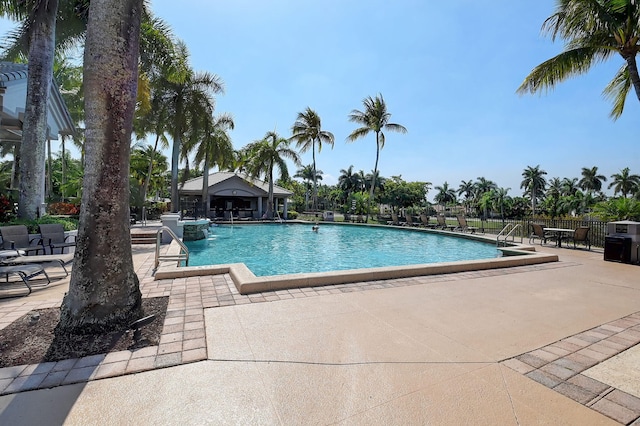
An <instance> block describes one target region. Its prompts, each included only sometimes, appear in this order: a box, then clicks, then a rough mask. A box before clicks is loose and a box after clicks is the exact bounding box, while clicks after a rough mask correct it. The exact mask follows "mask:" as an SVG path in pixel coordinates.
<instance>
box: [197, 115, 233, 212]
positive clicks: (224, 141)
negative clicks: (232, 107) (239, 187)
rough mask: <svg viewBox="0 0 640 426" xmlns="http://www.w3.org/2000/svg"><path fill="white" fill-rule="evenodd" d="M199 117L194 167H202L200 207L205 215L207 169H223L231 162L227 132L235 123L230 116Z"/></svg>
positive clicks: (206, 208)
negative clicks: (201, 120)
mask: <svg viewBox="0 0 640 426" xmlns="http://www.w3.org/2000/svg"><path fill="white" fill-rule="evenodd" d="M210 112H211V113H213V111H210ZM201 117H202V119H203V120H204V123H202V124H201V125H200V126H196V128H198V129H199V130H200V131H199V132H197V134H198V136H199V139H200V140H199V143H198V144H197V148H196V155H195V165H196V166H198V165H200V164H202V165H203V175H202V204H203V206H202V207H203V213H204V214H205V215H206V213H207V210H208V205H209V203H208V197H209V194H208V191H209V169H211V167H213V166H218V167H219V168H222V167H225V166H226V165H227V164H228V163H230V162H231V161H232V160H233V144H232V143H231V137H230V136H229V133H228V131H229V130H232V129H233V128H234V127H235V123H234V122H233V117H232V116H231V115H230V114H221V115H218V116H216V117H212V116H210V115H206V114H204V113H203V114H202V115H201Z"/></svg>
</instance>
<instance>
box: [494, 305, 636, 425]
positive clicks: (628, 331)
mask: <svg viewBox="0 0 640 426" xmlns="http://www.w3.org/2000/svg"><path fill="white" fill-rule="evenodd" d="M638 343H640V313H635V314H633V315H629V316H627V317H624V318H620V319H618V320H615V321H612V322H610V323H607V324H603V325H601V326H598V327H595V328H593V329H591V330H587V331H584V332H582V333H579V334H576V335H574V336H570V337H567V338H565V339H562V340H559V341H557V342H555V343H552V344H550V345H547V346H544V347H542V348H539V349H536V350H534V351H531V352H527V353H525V354H522V355H519V356H517V357H515V358H511V359H509V360H506V361H503V362H502V364H504V365H506V366H508V367H510V368H512V369H513V370H515V371H518V372H520V373H522V374H524V375H526V376H527V377H529V378H530V379H533V380H535V381H536V382H538V383H541V384H543V385H545V386H546V387H548V388H551V389H553V390H555V391H557V392H560V393H561V394H563V395H565V396H567V397H569V398H571V399H573V400H574V401H577V402H579V403H580V404H583V405H586V406H587V407H591V408H592V409H594V410H596V411H598V412H600V413H602V414H604V415H605V416H608V417H610V418H612V419H614V420H616V421H618V422H620V423H622V424H630V423H631V422H634V421H638V424H640V420H639V419H640V398H636V397H635V396H633V395H630V394H628V393H626V392H623V391H621V390H619V389H616V388H614V387H611V386H609V385H607V384H604V383H602V382H599V381H598V380H594V379H592V378H591V377H588V376H585V375H583V374H581V373H582V372H584V371H585V370H587V369H589V368H591V367H593V366H594V365H596V364H598V363H600V362H602V361H605V360H607V359H609V358H611V357H613V356H615V355H617V354H619V353H621V352H624V351H626V350H627V349H629V348H631V347H633V346H635V345H637V344H638Z"/></svg>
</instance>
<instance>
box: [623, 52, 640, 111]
mask: <svg viewBox="0 0 640 426" xmlns="http://www.w3.org/2000/svg"><path fill="white" fill-rule="evenodd" d="M625 60H626V61H627V70H628V71H629V78H630V79H631V83H632V84H633V88H634V89H635V92H636V97H637V98H638V100H640V76H639V75H638V64H637V63H636V56H635V52H634V53H633V54H632V55H629V56H628V57H626V58H625Z"/></svg>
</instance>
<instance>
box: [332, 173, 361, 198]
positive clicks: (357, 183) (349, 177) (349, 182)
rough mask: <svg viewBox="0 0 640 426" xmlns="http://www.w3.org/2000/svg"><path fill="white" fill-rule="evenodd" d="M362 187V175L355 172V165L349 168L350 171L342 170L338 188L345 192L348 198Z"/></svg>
mask: <svg viewBox="0 0 640 426" xmlns="http://www.w3.org/2000/svg"><path fill="white" fill-rule="evenodd" d="M361 185H362V181H361V179H360V175H359V174H358V173H357V172H356V173H354V172H353V165H351V166H349V168H348V169H346V170H345V169H341V170H340V176H339V177H338V186H339V187H340V189H342V190H343V191H346V193H347V198H349V196H350V195H351V193H352V192H354V191H357V190H358V189H359V188H360V187H361Z"/></svg>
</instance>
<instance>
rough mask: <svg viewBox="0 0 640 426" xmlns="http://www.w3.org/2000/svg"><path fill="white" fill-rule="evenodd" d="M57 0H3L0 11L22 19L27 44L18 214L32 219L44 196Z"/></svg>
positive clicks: (36, 214)
mask: <svg viewBox="0 0 640 426" xmlns="http://www.w3.org/2000/svg"><path fill="white" fill-rule="evenodd" d="M57 13H58V0H52V1H46V2H41V1H34V0H32V1H26V2H25V1H17V0H15V1H4V2H2V3H0V14H2V15H4V16H7V15H9V16H10V17H12V18H14V19H17V20H20V21H23V24H22V30H21V32H22V34H23V40H24V41H25V42H26V45H27V46H28V62H29V72H28V73H27V98H26V105H27V108H26V109H25V116H24V121H23V126H22V143H21V145H20V158H21V167H20V200H19V203H18V217H20V218H23V219H35V218H36V217H38V215H39V214H40V211H39V206H40V203H41V202H42V200H43V199H44V187H43V185H42V183H43V182H44V172H45V170H44V168H43V166H42V165H43V164H44V160H45V145H46V143H45V141H46V140H47V112H48V111H47V105H48V102H49V94H50V92H51V80H52V77H53V56H54V50H55V33H56V15H57Z"/></svg>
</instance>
